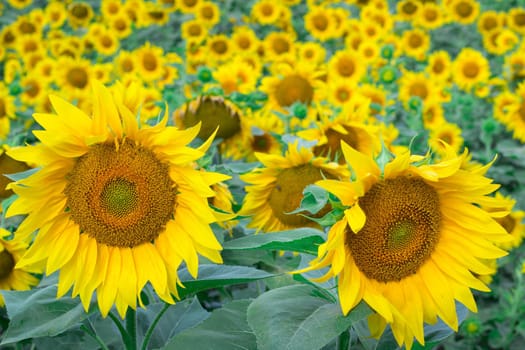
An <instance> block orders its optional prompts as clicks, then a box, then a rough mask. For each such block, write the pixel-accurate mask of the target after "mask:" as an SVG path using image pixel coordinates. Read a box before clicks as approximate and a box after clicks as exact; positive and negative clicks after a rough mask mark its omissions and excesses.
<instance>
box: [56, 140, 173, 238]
mask: <svg viewBox="0 0 525 350" xmlns="http://www.w3.org/2000/svg"><path fill="white" fill-rule="evenodd" d="M67 180H68V183H67V185H66V188H65V190H64V193H65V195H66V196H67V207H68V209H69V213H70V215H71V218H72V219H73V221H75V222H76V223H77V224H78V225H79V227H80V230H81V232H82V233H86V234H88V235H90V236H91V237H93V238H95V240H96V241H97V242H98V243H102V244H106V245H109V246H117V247H134V246H137V245H140V244H142V243H145V242H151V241H152V240H154V239H155V238H156V237H157V236H158V235H159V234H160V233H161V232H162V230H163V229H164V227H165V225H166V223H167V222H168V221H169V220H170V219H171V218H172V217H173V215H174V213H175V206H176V193H177V186H176V184H175V183H174V182H173V181H172V180H171V178H170V176H169V168H168V165H167V164H164V163H162V162H161V161H160V160H159V159H158V158H157V157H156V155H155V154H154V153H153V152H152V151H150V150H148V149H146V148H144V147H142V146H138V145H136V144H135V143H133V142H131V141H125V142H124V143H123V144H122V145H121V146H120V147H119V149H118V150H117V149H116V148H115V145H113V144H109V143H107V144H97V145H94V146H92V147H91V148H90V150H89V151H88V152H87V153H86V154H85V155H83V156H82V157H80V158H79V159H78V160H77V162H76V164H75V166H74V167H73V170H72V171H71V172H70V173H69V174H68V175H67Z"/></svg>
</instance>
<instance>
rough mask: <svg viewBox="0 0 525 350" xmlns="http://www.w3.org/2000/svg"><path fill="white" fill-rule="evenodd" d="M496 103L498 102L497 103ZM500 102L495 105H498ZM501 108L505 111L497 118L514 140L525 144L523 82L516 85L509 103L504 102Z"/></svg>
mask: <svg viewBox="0 0 525 350" xmlns="http://www.w3.org/2000/svg"><path fill="white" fill-rule="evenodd" d="M497 102H498V101H497ZM501 102H503V101H499V103H497V104H498V105H500V108H501ZM504 102H505V104H503V106H502V107H503V108H504V109H505V111H504V113H503V116H501V117H500V118H498V119H499V120H500V121H501V122H502V123H503V124H504V125H505V126H506V128H507V130H509V131H512V132H513V135H512V137H514V138H515V139H516V140H519V141H520V142H522V143H525V82H522V83H520V84H519V85H518V88H517V89H516V92H515V93H514V94H513V95H511V97H510V101H509V100H508V99H507V100H505V101H504Z"/></svg>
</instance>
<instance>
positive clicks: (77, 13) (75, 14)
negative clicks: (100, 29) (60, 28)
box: [67, 1, 95, 28]
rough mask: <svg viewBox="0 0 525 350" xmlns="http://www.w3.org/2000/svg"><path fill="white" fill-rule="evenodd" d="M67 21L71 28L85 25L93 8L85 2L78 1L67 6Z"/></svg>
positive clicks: (90, 16)
mask: <svg viewBox="0 0 525 350" xmlns="http://www.w3.org/2000/svg"><path fill="white" fill-rule="evenodd" d="M67 13H68V21H69V24H70V25H71V26H72V27H73V28H80V27H87V25H88V24H89V22H90V21H91V19H92V18H93V16H94V15H95V14H94V12H93V8H92V7H91V5H89V4H88V3H86V2H82V1H78V2H74V3H72V4H70V5H69V6H68V8H67Z"/></svg>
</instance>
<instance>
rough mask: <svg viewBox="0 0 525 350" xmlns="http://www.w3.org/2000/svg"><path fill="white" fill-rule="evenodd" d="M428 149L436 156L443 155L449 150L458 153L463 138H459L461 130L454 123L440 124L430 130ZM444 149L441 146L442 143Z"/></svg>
mask: <svg viewBox="0 0 525 350" xmlns="http://www.w3.org/2000/svg"><path fill="white" fill-rule="evenodd" d="M429 136H430V141H429V145H430V148H431V149H432V150H433V151H435V152H436V153H437V154H438V155H441V156H443V155H445V153H446V152H447V150H448V149H449V148H450V149H452V151H454V152H455V153H458V152H459V151H460V150H461V148H462V147H463V137H462V136H461V128H460V127H459V126H457V125H456V124H454V123H448V122H445V123H441V124H439V125H438V126H436V127H434V128H432V129H431V130H430V135H429ZM442 141H444V142H445V143H446V145H447V146H446V147H444V146H443V142H442Z"/></svg>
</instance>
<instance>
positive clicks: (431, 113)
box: [422, 99, 447, 130]
mask: <svg viewBox="0 0 525 350" xmlns="http://www.w3.org/2000/svg"><path fill="white" fill-rule="evenodd" d="M422 118H423V126H424V127H425V128H426V129H427V130H434V129H435V128H438V127H439V126H440V125H442V124H444V123H446V122H447V121H446V119H445V111H444V110H443V106H442V105H441V103H440V102H439V101H438V100H437V99H434V100H429V101H427V103H425V105H424V106H423V113H422Z"/></svg>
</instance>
